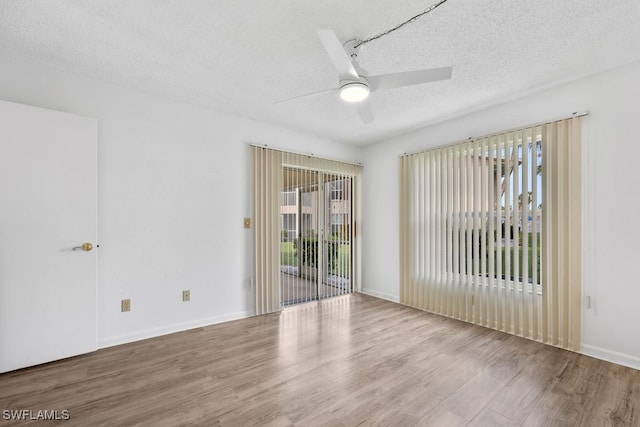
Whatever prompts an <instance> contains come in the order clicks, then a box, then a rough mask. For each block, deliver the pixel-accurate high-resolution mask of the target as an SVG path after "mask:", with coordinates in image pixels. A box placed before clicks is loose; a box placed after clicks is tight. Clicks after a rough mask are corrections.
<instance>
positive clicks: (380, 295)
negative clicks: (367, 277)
mask: <svg viewBox="0 0 640 427" xmlns="http://www.w3.org/2000/svg"><path fill="white" fill-rule="evenodd" d="M360 293H363V294H366V295H371V296H372V297H376V298H382V299H386V300H388V301H392V302H400V297H399V296H398V295H392V294H388V293H386V292H380V291H377V290H375V289H369V288H362V290H361V291H360Z"/></svg>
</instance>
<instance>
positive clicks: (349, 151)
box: [0, 58, 360, 346]
mask: <svg viewBox="0 0 640 427" xmlns="http://www.w3.org/2000/svg"><path fill="white" fill-rule="evenodd" d="M0 99H3V100H7V101H12V102H19V103H23V104H29V105H34V106H38V107H43V108H49V109H53V110H60V111H66V112H71V113H75V114H79V115H84V116H90V117H96V118H97V119H98V123H99V124H98V127H99V131H98V132H99V134H98V168H99V172H98V181H99V190H98V201H99V207H98V233H99V244H100V249H99V262H98V265H99V267H98V269H99V271H98V339H99V346H108V345H113V344H117V343H122V342H127V341H133V340H136V339H140V338H145V337H150V336H156V335H160V334H163V333H168V332H173V331H177V330H182V329H188V328H190V327H195V326H200V325H205V324H211V323H216V322H220V321H225V320H229V319H234V318H239V317H244V316H248V315H251V314H253V312H254V308H253V307H254V306H253V290H252V289H251V288H250V284H251V280H250V278H251V258H250V256H251V253H252V251H251V243H252V241H251V230H245V229H244V228H243V218H244V217H250V216H251V210H250V209H251V208H250V197H249V189H250V184H249V183H250V180H249V174H250V169H249V148H248V143H250V142H251V143H260V144H268V145H270V146H273V147H279V148H287V149H291V150H295V151H301V152H313V153H315V154H316V155H319V156H327V157H331V158H338V159H344V160H351V161H357V160H359V153H360V150H359V149H357V148H355V147H352V146H346V145H341V144H336V143H333V142H331V141H327V140H324V139H320V138H315V137H311V136H308V135H304V134H300V133H296V132H292V131H288V130H285V129H282V128H279V127H276V126H271V125H267V124H261V123H258V122H255V121H251V120H246V119H241V118H239V117H235V116H230V115H226V114H222V113H219V112H215V111H212V110H208V109H204V108H198V107H195V106H190V105H186V104H182V103H178V102H173V101H170V100H167V99H163V98H159V97H155V96H152V95H148V94H145V93H141V92H136V91H133V90H128V89H124V88H119V87H116V86H111V85H106V84H101V83H97V82H94V81H91V80H89V79H85V78H83V77H79V76H70V75H67V74H63V73H60V72H57V71H55V70H43V69H40V68H38V67H36V66H33V65H30V64H28V63H26V62H19V61H16V60H8V59H7V58H0ZM78 179H81V177H78ZM183 289H190V290H191V302H189V303H183V302H182V300H181V298H182V290H183ZM123 298H131V305H132V310H131V312H129V313H121V312H120V300H121V299H123Z"/></svg>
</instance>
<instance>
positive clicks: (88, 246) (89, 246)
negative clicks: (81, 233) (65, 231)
mask: <svg viewBox="0 0 640 427" xmlns="http://www.w3.org/2000/svg"><path fill="white" fill-rule="evenodd" d="M78 249H82V250H83V251H85V252H89V251H90V250H91V249H93V245H92V244H91V243H83V244H82V246H76V247H74V248H73V250H74V251H77V250H78Z"/></svg>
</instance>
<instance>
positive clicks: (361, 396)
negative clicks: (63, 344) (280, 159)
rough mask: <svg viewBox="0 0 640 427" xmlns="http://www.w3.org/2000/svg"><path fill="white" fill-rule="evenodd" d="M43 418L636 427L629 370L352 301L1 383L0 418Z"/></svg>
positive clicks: (638, 383) (62, 364) (75, 422)
mask: <svg viewBox="0 0 640 427" xmlns="http://www.w3.org/2000/svg"><path fill="white" fill-rule="evenodd" d="M45 409H46V410H58V411H62V410H68V411H69V414H70V417H71V419H70V420H68V421H58V422H55V421H46V423H47V424H46V425H64V426H274V427H279V426H337V427H348V426H355V425H376V426H378V425H379V426H412V425H426V426H447V427H448V426H457V425H459V426H464V425H470V426H494V425H495V426H501V425H504V426H512V425H516V426H518V425H521V426H553V425H557V426H563V427H564V426H603V425H604V426H608V425H611V426H640V418H639V417H640V371H637V370H633V369H630V368H625V367H622V366H619V365H614V364H611V363H607V362H603V361H600V360H597V359H593V358H589V357H586V356H581V355H578V354H575V353H571V352H567V351H564V350H561V349H557V348H553V347H550V346H546V345H543V344H540V343H536V342H533V341H529V340H525V339H522V338H518V337H515V336H512V335H508V334H505V333H502V332H498V331H494V330H490V329H487V328H482V327H479V326H474V325H471V324H468V323H464V322H461V321H457V320H453V319H448V318H444V317H441V316H437V315H434V314H430V313H426V312H423V311H419V310H415V309H412V308H409V307H405V306H402V305H399V304H395V303H392V302H389V301H384V300H380V299H377V298H373V297H369V296H366V295H361V294H352V295H348V296H344V297H337V298H333V299H328V300H323V301H320V302H314V303H309V304H302V305H298V306H292V307H288V308H286V309H285V310H283V311H282V312H281V313H274V314H268V315H264V316H257V317H251V318H248V319H242V320H238V321H233V322H227V323H223V324H218V325H212V326H208V327H204V328H197V329H193V330H190V331H185V332H180V333H176V334H171V335H165V336H162V337H157V338H153V339H148V340H144V341H139V342H135V343H130V344H125V345H120V346H116V347H110V348H106V349H102V350H99V351H96V352H94V353H91V354H86V355H82V356H78V357H73V358H69V359H65V360H61V361H57V362H53V363H48V364H45V365H40V366H35V367H32V368H27V369H22V370H19V371H14V372H9V373H5V374H2V375H0V411H5V410H10V411H11V410H13V411H19V410H31V411H32V413H34V414H35V413H37V411H38V410H45ZM3 414H4V412H0V416H2V415H3ZM43 423H45V421H38V420H15V419H14V420H6V419H0V427H5V426H7V427H8V426H14V425H44V424H43Z"/></svg>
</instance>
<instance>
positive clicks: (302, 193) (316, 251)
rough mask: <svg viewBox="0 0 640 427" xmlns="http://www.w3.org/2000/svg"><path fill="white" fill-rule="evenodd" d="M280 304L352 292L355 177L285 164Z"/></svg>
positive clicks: (281, 205)
mask: <svg viewBox="0 0 640 427" xmlns="http://www.w3.org/2000/svg"><path fill="white" fill-rule="evenodd" d="M282 173H283V188H282V193H281V204H280V217H281V233H280V235H281V243H280V245H281V246H280V248H281V260H280V261H281V262H280V270H281V304H282V305H283V306H287V305H291V304H297V303H302V302H308V301H314V300H317V299H319V298H326V297H333V296H338V295H343V294H346V293H349V292H351V289H352V286H351V283H352V279H351V264H352V249H351V248H352V246H351V241H352V229H353V227H352V222H353V220H352V218H353V215H352V210H353V200H352V196H351V195H352V194H353V178H352V177H348V176H341V175H335V174H327V173H323V172H320V171H310V170H304V169H297V168H292V167H284V168H283V171H282Z"/></svg>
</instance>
